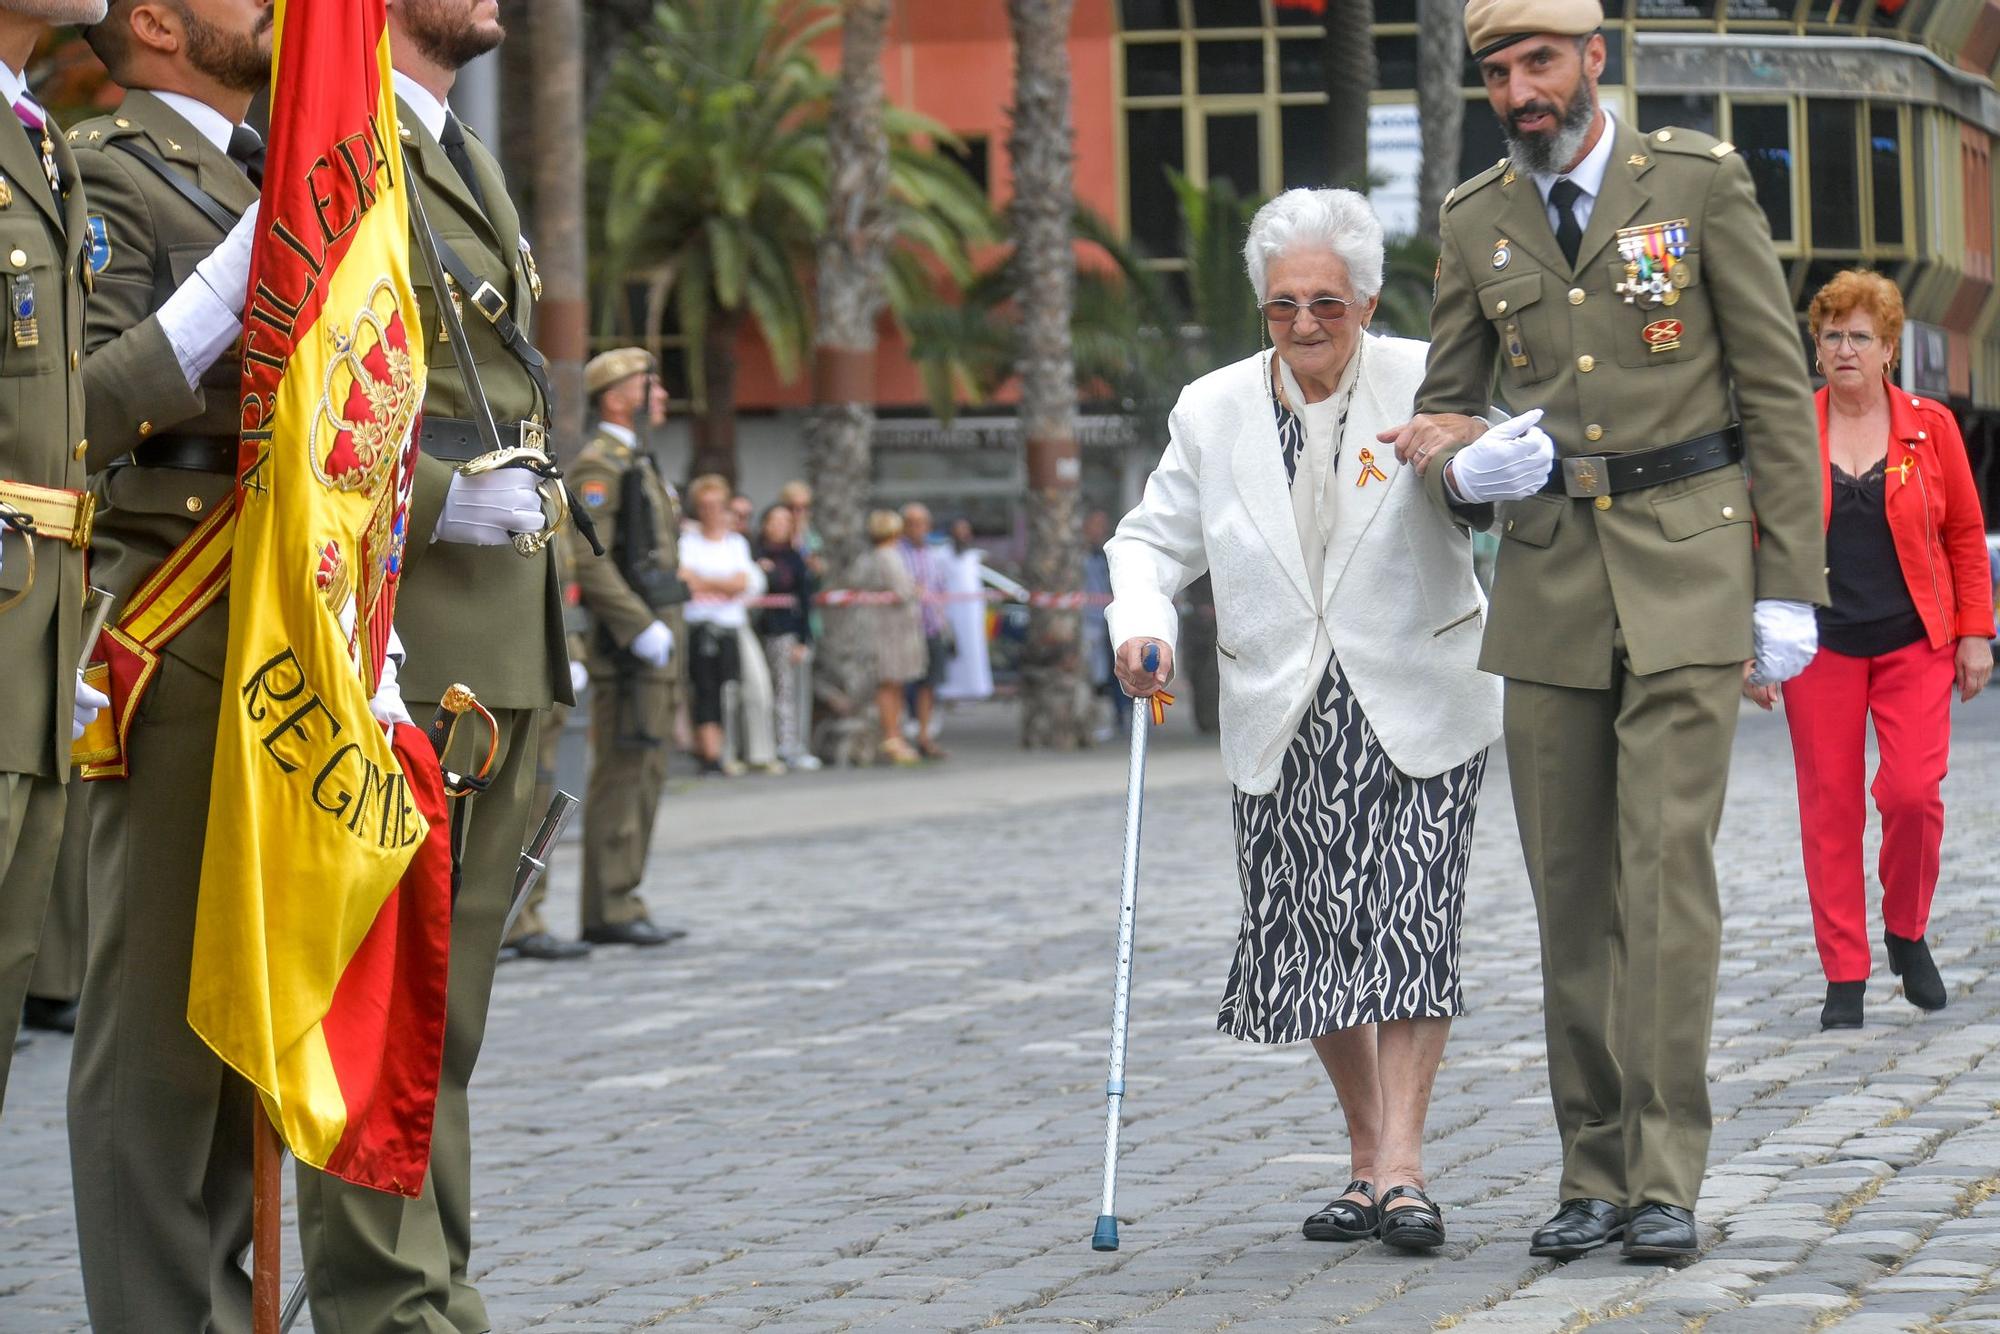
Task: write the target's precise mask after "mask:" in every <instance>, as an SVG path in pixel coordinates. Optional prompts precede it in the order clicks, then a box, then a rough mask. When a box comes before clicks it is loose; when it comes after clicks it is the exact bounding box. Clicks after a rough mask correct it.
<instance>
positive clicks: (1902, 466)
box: [1896, 454, 1917, 486]
mask: <svg viewBox="0 0 2000 1334" xmlns="http://www.w3.org/2000/svg"><path fill="white" fill-rule="evenodd" d="M1916 466H1917V461H1916V460H1915V459H1913V458H1911V457H1910V456H1909V455H1907V454H1905V455H1904V456H1903V459H1902V461H1901V462H1900V463H1898V464H1897V465H1896V480H1897V481H1899V482H1901V483H1902V484H1903V485H1904V486H1908V485H1909V484H1910V472H1911V470H1912V469H1914V468H1915V467H1916Z"/></svg>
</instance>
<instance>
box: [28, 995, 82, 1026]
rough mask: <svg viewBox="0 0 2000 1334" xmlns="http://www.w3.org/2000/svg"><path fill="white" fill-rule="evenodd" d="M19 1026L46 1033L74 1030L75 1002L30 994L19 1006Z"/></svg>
mask: <svg viewBox="0 0 2000 1334" xmlns="http://www.w3.org/2000/svg"><path fill="white" fill-rule="evenodd" d="M21 1027H23V1028H39V1029H42V1030H43V1031H44V1032H48V1033H74V1032H76V1002H75V1001H73V1000H72V1001H65V1000H50V999H49V998H48V997H47V996H30V997H28V999H27V1001H26V1002H25V1003H24V1004H23V1005H22V1006H21Z"/></svg>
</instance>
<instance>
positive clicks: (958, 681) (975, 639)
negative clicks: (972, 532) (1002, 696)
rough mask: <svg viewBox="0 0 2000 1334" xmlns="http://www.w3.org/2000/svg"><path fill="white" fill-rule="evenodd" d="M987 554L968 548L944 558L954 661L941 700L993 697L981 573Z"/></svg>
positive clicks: (940, 691)
mask: <svg viewBox="0 0 2000 1334" xmlns="http://www.w3.org/2000/svg"><path fill="white" fill-rule="evenodd" d="M985 556H986V553H985V552H983V551H981V550H980V549H979V548H978V547H969V548H967V549H966V550H964V551H961V552H956V553H954V554H952V555H951V556H948V557H946V558H945V591H946V592H948V593H950V594H951V595H952V600H951V601H950V602H948V603H946V604H945V617H946V619H947V620H948V621H950V623H951V637H952V641H953V645H952V653H951V661H950V662H948V663H946V664H945V669H944V680H943V681H942V682H941V683H940V684H939V685H938V691H937V693H938V698H939V699H988V698H990V697H991V696H992V694H993V661H992V659H991V657H989V656H988V654H987V650H986V600H985V597H984V594H985V591H986V583H985V580H983V579H981V578H980V577H979V572H980V569H981V568H982V566H983V565H984V562H985Z"/></svg>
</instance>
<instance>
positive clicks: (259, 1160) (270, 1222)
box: [250, 1101, 285, 1334]
mask: <svg viewBox="0 0 2000 1334" xmlns="http://www.w3.org/2000/svg"><path fill="white" fill-rule="evenodd" d="M256 1122H257V1124H256V1129H255V1130H254V1131H253V1132H252V1133H253V1135H254V1137H255V1148H254V1149H253V1150H252V1153H251V1168H252V1172H253V1175H254V1184H253V1187H252V1189H253V1193H252V1195H251V1233H250V1237H251V1256H252V1260H251V1270H250V1329H251V1334H278V1301H279V1291H278V1280H279V1277H280V1273H279V1269H280V1263H279V1262H280V1260H281V1259H282V1258H283V1257H282V1256H281V1255H280V1254H279V1247H280V1245H281V1244H282V1243H281V1241H280V1237H281V1236H282V1229H281V1224H282V1223H283V1221H284V1218H283V1214H284V1190H283V1183H282V1179H281V1178H280V1176H279V1174H278V1169H279V1167H280V1166H281V1165H282V1163H283V1162H284V1155H285V1144H284V1141H283V1140H281V1139H280V1138H278V1128H277V1127H276V1126H275V1125H273V1124H271V1118H270V1116H269V1115H268V1114H267V1113H266V1112H265V1110H264V1108H263V1106H262V1105H261V1101H260V1104H259V1106H258V1109H257V1116H256Z"/></svg>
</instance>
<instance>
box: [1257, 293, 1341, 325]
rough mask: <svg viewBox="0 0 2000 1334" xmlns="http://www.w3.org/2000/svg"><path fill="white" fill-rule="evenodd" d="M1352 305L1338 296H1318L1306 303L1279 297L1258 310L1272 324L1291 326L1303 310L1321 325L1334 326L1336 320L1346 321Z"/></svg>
mask: <svg viewBox="0 0 2000 1334" xmlns="http://www.w3.org/2000/svg"><path fill="white" fill-rule="evenodd" d="M1352 304H1353V303H1352V302H1349V301H1343V300H1342V299H1341V298H1339V297H1337V296H1316V297H1314V298H1313V299H1312V300H1310V301H1306V302H1298V301H1288V300H1286V299H1285V298H1284V297H1279V298H1277V299H1276V300H1274V301H1266V302H1265V303H1264V304H1263V305H1262V306H1259V307H1258V309H1259V310H1262V311H1263V312H1264V318H1265V320H1267V321H1268V322H1270V323H1272V324H1290V323H1291V322H1292V321H1293V320H1296V319H1297V318H1298V317H1299V312H1300V311H1302V310H1303V311H1305V312H1306V313H1307V314H1309V315H1311V316H1312V317H1313V318H1314V319H1316V320H1318V321H1319V322H1320V323H1321V324H1332V323H1334V322H1335V321H1336V320H1343V319H1346V318H1347V308H1348V306H1350V305H1352Z"/></svg>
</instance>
